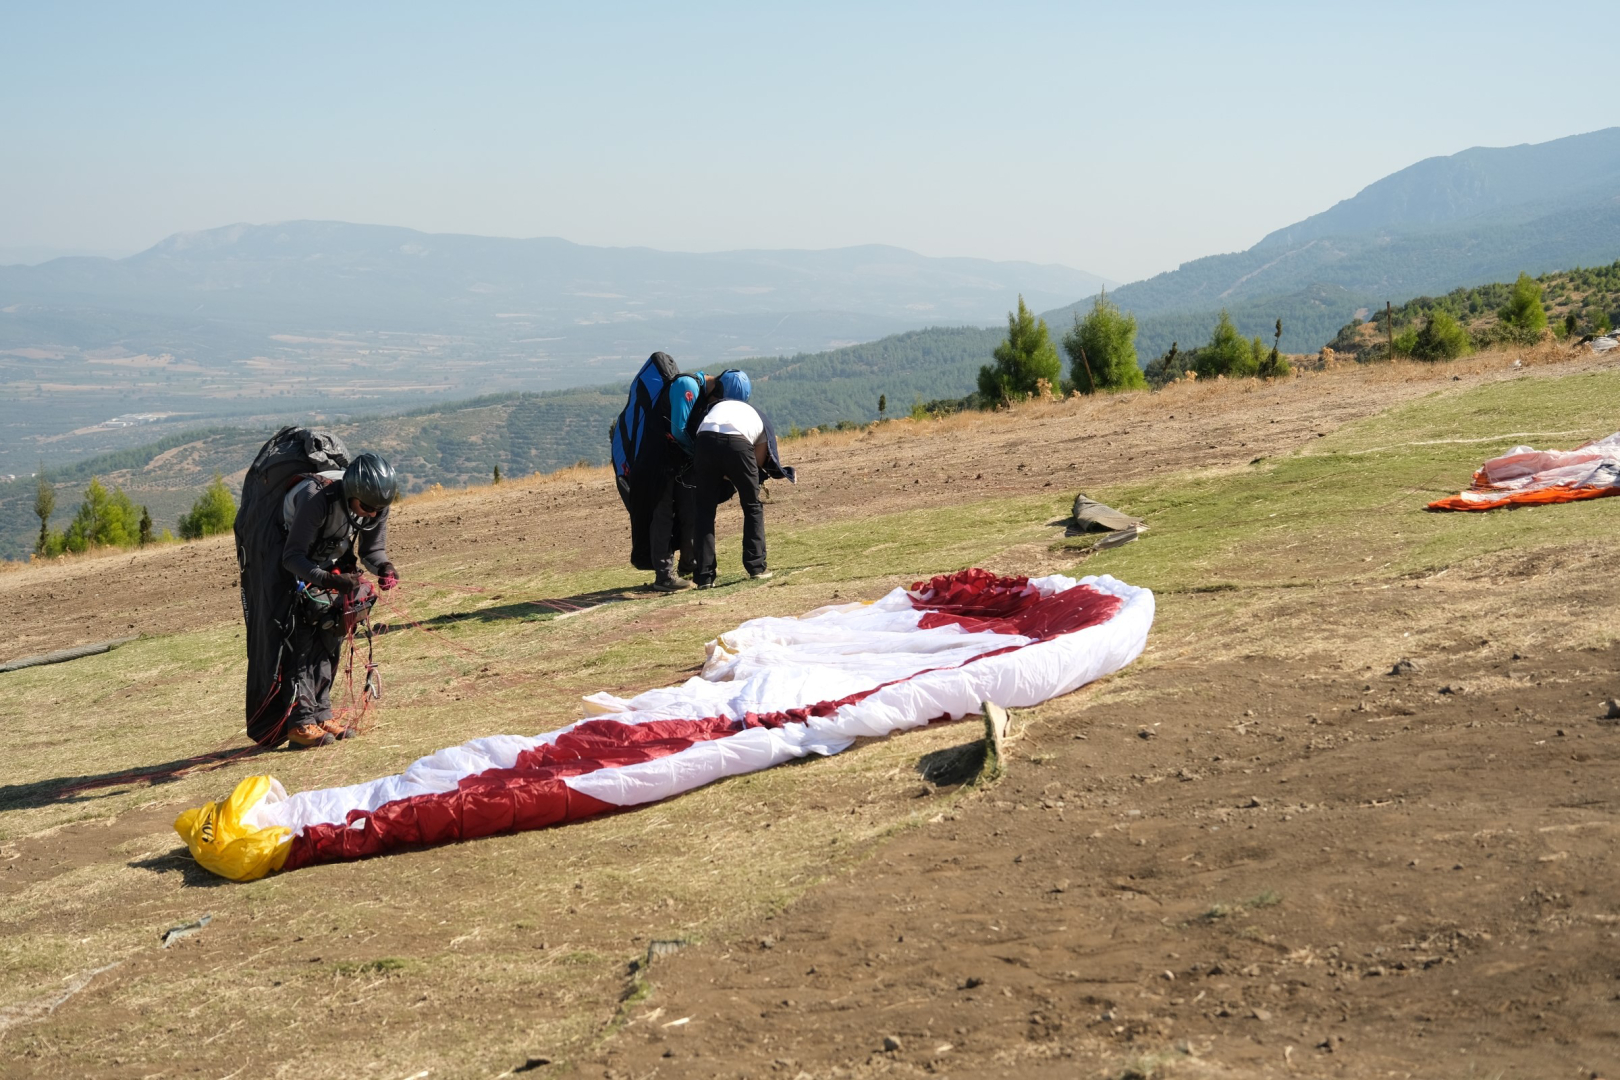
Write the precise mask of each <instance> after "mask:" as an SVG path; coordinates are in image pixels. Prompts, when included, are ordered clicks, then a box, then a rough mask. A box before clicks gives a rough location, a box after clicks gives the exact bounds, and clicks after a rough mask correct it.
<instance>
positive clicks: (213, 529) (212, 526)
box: [180, 473, 236, 540]
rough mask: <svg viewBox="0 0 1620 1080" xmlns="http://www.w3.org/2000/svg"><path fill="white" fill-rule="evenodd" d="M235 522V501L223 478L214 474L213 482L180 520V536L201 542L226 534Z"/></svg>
mask: <svg viewBox="0 0 1620 1080" xmlns="http://www.w3.org/2000/svg"><path fill="white" fill-rule="evenodd" d="M235 521H236V500H235V499H233V498H231V489H230V488H228V487H226V486H225V478H224V477H223V476H221V475H220V474H219V473H215V474H214V482H213V483H211V484H209V485H208V486H207V487H206V488H204V489H203V493H202V494H201V495H200V496H198V497H197V501H196V502H194V503H192V504H191V513H189V514H185V515H183V516H181V518H180V536H181V538H182V539H185V540H201V539H202V538H203V537H205V536H214V535H216V534H218V533H222V532H228V531H229V530H230V528H231V526H232V524H234V523H235Z"/></svg>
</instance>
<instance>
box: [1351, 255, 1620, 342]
mask: <svg viewBox="0 0 1620 1080" xmlns="http://www.w3.org/2000/svg"><path fill="white" fill-rule="evenodd" d="M1530 281H1531V282H1533V287H1529V288H1528V289H1527V291H1526V293H1525V296H1526V301H1525V304H1526V306H1527V307H1529V308H1532V309H1533V308H1534V307H1539V308H1540V310H1541V312H1542V315H1543V316H1544V318H1545V326H1546V327H1547V328H1548V329H1550V330H1551V332H1552V333H1553V334H1554V336H1556V337H1559V338H1564V339H1571V338H1574V339H1579V338H1582V337H1586V336H1590V335H1595V334H1607V333H1609V332H1610V331H1611V330H1612V329H1613V328H1614V327H1615V326H1617V325H1620V260H1616V261H1615V262H1613V263H1611V264H1609V265H1607V266H1593V267H1576V268H1575V269H1573V270H1560V271H1557V272H1554V273H1551V274H1543V275H1541V276H1540V277H1537V278H1534V279H1530ZM1528 284H1529V283H1526V285H1528ZM1522 287H1524V286H1521V285H1518V284H1510V283H1508V282H1501V281H1497V282H1492V283H1490V284H1488V285H1476V286H1473V287H1471V288H1465V289H1453V290H1452V291H1451V292H1449V293H1446V294H1444V295H1443V296H1419V297H1417V298H1416V299H1413V300H1409V301H1407V302H1406V303H1404V304H1399V305H1396V306H1395V307H1394V309H1393V310H1392V311H1391V312H1390V313H1389V314H1390V316H1391V318H1390V321H1389V322H1386V321H1385V312H1384V311H1383V310H1376V311H1372V312H1369V317H1368V318H1366V319H1354V320H1352V321H1351V322H1349V323H1347V324H1345V325H1344V326H1343V327H1341V328H1340V329H1339V332H1338V333H1337V334H1336V335H1334V337H1333V340H1332V341H1330V342H1329V343H1328V346H1329V347H1330V348H1331V349H1333V350H1334V351H1335V352H1337V353H1341V354H1345V355H1349V356H1355V357H1358V358H1360V359H1363V360H1368V359H1383V358H1384V357H1386V356H1388V355H1389V344H1388V342H1389V336H1390V334H1389V328H1390V322H1392V323H1393V325H1394V338H1395V351H1396V353H1397V354H1401V355H1406V354H1410V353H1411V351H1412V347H1413V345H1414V344H1415V342H1416V338H1417V335H1418V333H1419V332H1420V331H1421V330H1422V329H1423V328H1424V326H1425V325H1427V324H1428V323H1429V322H1431V321H1432V320H1433V319H1434V317H1435V316H1436V315H1441V316H1446V317H1449V318H1450V319H1452V320H1454V321H1455V322H1456V323H1457V325H1458V327H1459V328H1460V329H1461V330H1462V331H1463V332H1464V333H1466V334H1467V335H1468V337H1469V339H1470V341H1471V343H1472V344H1473V345H1474V346H1475V347H1478V346H1482V345H1485V344H1489V343H1491V342H1493V341H1514V340H1520V341H1522V340H1528V339H1530V338H1534V337H1539V336H1540V334H1541V333H1542V330H1541V329H1540V328H1539V327H1529V328H1527V327H1524V326H1511V325H1506V324H1505V323H1504V320H1503V313H1504V311H1509V310H1510V305H1511V304H1512V303H1513V300H1514V295H1515V293H1516V292H1517V291H1519V290H1520V289H1521V288H1522ZM1530 318H1531V321H1532V322H1533V323H1540V322H1541V320H1537V319H1534V316H1533V315H1531V316H1530ZM1527 331H1528V332H1527Z"/></svg>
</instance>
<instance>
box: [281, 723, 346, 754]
mask: <svg viewBox="0 0 1620 1080" xmlns="http://www.w3.org/2000/svg"><path fill="white" fill-rule="evenodd" d="M335 742H337V740H336V739H334V738H333V737H332V734H331V732H329V731H327V730H326V729H325V728H323V727H321V725H319V724H299V725H298V726H297V727H295V728H293V729H292V730H291V731H289V732H287V745H288V746H290V747H292V748H293V749H294V750H308V749H310V748H311V747H315V746H330V745H332V744H333V743H335Z"/></svg>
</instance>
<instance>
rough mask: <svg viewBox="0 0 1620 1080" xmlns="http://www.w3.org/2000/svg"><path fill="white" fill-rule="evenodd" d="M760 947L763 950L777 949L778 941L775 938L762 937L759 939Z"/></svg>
mask: <svg viewBox="0 0 1620 1080" xmlns="http://www.w3.org/2000/svg"><path fill="white" fill-rule="evenodd" d="M759 947H760V948H762V949H774V948H776V939H775V938H773V937H762V938H760V939H759Z"/></svg>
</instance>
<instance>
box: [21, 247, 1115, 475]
mask: <svg viewBox="0 0 1620 1080" xmlns="http://www.w3.org/2000/svg"><path fill="white" fill-rule="evenodd" d="M1103 283H1104V279H1103V278H1101V277H1099V276H1097V275H1095V274H1091V273H1088V272H1085V271H1080V270H1073V269H1070V268H1068V267H1064V266H1051V265H1037V264H1034V263H1000V262H992V261H990V260H987V259H965V258H932V257H928V256H923V255H918V254H916V253H914V252H910V251H905V250H903V249H900V248H895V247H885V246H881V245H867V246H863V247H850V248H835V249H830V250H825V251H799V250H784V251H767V250H756V251H728V252H715V253H707V254H688V253H680V252H665V251H656V250H653V249H651V248H604V247H590V246H586V245H582V244H575V243H571V242H569V241H566V240H561V239H557V238H554V237H549V238H547V237H542V238H538V239H530V240H514V239H503V238H498V237H479V236H465V235H459V234H431V233H424V232H418V231H416V230H413V229H405V228H397V227H394V226H384V225H352V224H347V223H343V222H321V221H292V222H283V223H280V224H274V225H232V226H227V227H224V228H219V229H209V230H205V231H202V232H196V233H182V234H178V235H175V236H171V237H169V238H168V239H166V240H164V241H162V242H161V243H158V244H156V245H154V246H153V247H151V248H149V249H147V250H146V251H143V252H140V253H138V254H136V255H133V256H130V257H129V258H125V259H117V260H114V259H103V258H87V257H72V258H62V259H56V260H53V261H50V262H47V263H43V264H41V265H38V266H7V267H0V473H4V472H20V471H22V470H24V469H27V468H31V467H33V465H34V464H35V462H36V461H38V460H39V458H40V457H41V456H46V457H47V458H48V459H51V460H58V461H60V460H63V459H64V458H66V457H67V456H69V455H70V454H71V455H74V456H77V455H84V454H91V453H98V452H105V451H108V450H116V449H119V448H121V447H125V446H128V445H130V444H129V442H128V441H127V438H126V436H125V435H123V434H121V433H118V432H108V431H103V430H100V429H98V428H97V425H99V424H101V423H102V422H104V421H106V420H107V419H108V418H110V417H113V416H116V415H119V414H122V413H126V412H151V413H171V414H185V418H184V419H183V420H179V421H175V422H174V423H173V424H170V426H169V427H168V428H167V429H166V430H165V431H162V432H152V433H150V434H149V435H148V437H151V436H155V435H161V434H170V433H173V432H174V431H177V430H179V427H178V426H175V425H177V424H183V425H184V426H186V427H194V426H197V425H198V424H211V423H219V422H223V421H230V422H237V421H239V420H240V418H242V417H247V416H254V417H262V416H267V415H276V414H284V413H289V412H291V413H298V412H310V411H323V410H324V411H328V412H348V413H362V412H364V413H377V412H381V411H384V410H396V411H397V410H405V409H411V408H416V407H420V406H422V405H424V404H428V403H430V402H440V401H449V400H456V399H465V398H468V397H471V396H474V395H478V394H488V393H500V392H525V391H530V392H532V391H544V390H552V389H562V388H566V387H570V386H582V385H596V384H600V383H603V382H610V381H613V380H617V379H620V378H625V377H627V376H628V375H630V374H631V373H632V372H633V371H634V370H635V368H636V367H637V366H638V365H639V364H640V363H641V362H642V361H643V360H644V359H645V358H646V356H647V354H648V353H650V352H652V351H653V350H655V349H663V350H665V351H667V352H669V353H671V354H673V355H674V356H676V357H677V358H678V359H679V360H680V361H681V362H682V363H683V364H686V365H689V366H692V365H697V364H702V363H720V362H724V361H725V360H727V359H732V360H735V359H740V358H742V357H745V356H788V355H793V354H796V353H813V352H821V351H825V350H828V349H836V348H839V347H841V346H846V345H850V344H853V343H856V342H863V341H873V340H876V339H879V338H882V337H885V336H887V335H890V334H895V333H902V332H906V331H909V330H914V329H918V328H921V327H925V326H953V325H985V324H992V323H999V322H1000V320H1001V319H1002V318H1003V317H1004V316H1005V313H1006V312H1007V311H1008V310H1009V309H1011V308H1012V307H1014V306H1016V304H1017V301H1018V297H1019V295H1020V294H1022V295H1024V296H1025V297H1026V299H1027V300H1028V301H1029V302H1030V303H1032V304H1037V305H1040V306H1046V307H1050V306H1052V305H1055V304H1061V303H1067V302H1069V301H1070V300H1072V299H1074V298H1075V297H1076V296H1084V295H1089V294H1091V293H1093V292H1095V291H1096V290H1097V289H1098V288H1099V287H1100V286H1101V285H1102V284H1103ZM46 439H55V440H56V441H51V442H47V441H45V440H46Z"/></svg>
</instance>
